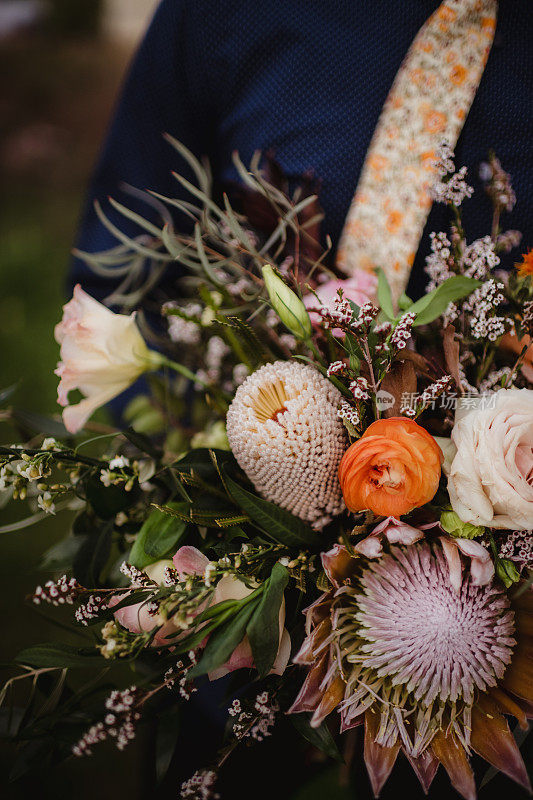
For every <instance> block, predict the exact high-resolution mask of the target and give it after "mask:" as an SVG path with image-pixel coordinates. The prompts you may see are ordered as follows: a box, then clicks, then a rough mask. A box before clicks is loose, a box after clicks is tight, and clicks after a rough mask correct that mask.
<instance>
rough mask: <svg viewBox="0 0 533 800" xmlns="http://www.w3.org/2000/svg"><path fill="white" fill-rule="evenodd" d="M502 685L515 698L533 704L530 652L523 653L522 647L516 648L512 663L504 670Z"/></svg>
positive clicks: (531, 656) (531, 657) (532, 669)
mask: <svg viewBox="0 0 533 800" xmlns="http://www.w3.org/2000/svg"><path fill="white" fill-rule="evenodd" d="M502 685H503V686H504V688H505V689H508V690H509V691H510V692H512V693H513V694H516V695H517V697H522V698H523V699H524V700H527V701H528V702H530V703H533V654H532V653H531V652H525V649H524V648H523V647H522V646H519V647H517V649H516V650H515V652H514V654H513V660H512V662H511V663H510V664H509V666H508V667H507V669H506V670H505V675H504V678H503V681H502Z"/></svg>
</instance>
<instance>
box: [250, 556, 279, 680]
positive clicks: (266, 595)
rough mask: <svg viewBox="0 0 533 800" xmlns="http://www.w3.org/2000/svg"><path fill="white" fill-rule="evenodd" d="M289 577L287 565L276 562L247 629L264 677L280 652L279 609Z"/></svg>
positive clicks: (255, 661)
mask: <svg viewBox="0 0 533 800" xmlns="http://www.w3.org/2000/svg"><path fill="white" fill-rule="evenodd" d="M288 580H289V572H288V570H287V568H286V567H284V566H283V565H282V564H280V563H279V562H278V563H277V564H274V568H273V570H272V573H271V575H270V578H269V579H268V581H267V582H266V586H265V588H264V590H263V593H262V595H261V599H260V601H259V604H258V606H257V609H256V611H255V613H254V615H253V617H252V618H251V620H250V622H249V623H248V627H247V629H246V633H247V634H248V638H249V640H250V645H251V647H252V654H253V657H254V664H255V666H256V669H257V671H258V672H259V677H260V678H263V677H265V675H268V673H269V672H270V670H271V669H272V665H273V664H274V661H275V660H276V656H277V654H278V648H279V610H280V608H281V604H282V602H283V593H284V591H285V587H286V585H287V582H288Z"/></svg>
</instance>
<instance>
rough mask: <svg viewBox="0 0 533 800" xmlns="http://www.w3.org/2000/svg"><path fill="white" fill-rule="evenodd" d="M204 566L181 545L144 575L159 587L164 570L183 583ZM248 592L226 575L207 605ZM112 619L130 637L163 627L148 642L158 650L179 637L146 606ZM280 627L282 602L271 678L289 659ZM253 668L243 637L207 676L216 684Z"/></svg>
mask: <svg viewBox="0 0 533 800" xmlns="http://www.w3.org/2000/svg"><path fill="white" fill-rule="evenodd" d="M208 564H209V559H208V558H207V556H205V555H204V554H203V553H201V552H200V550H197V548H196V547H190V546H189V545H185V546H183V547H180V549H179V550H178V552H177V553H176V555H175V556H174V558H173V559H172V561H158V562H156V563H155V564H151V565H150V566H149V567H147V568H146V570H145V572H146V573H147V574H148V577H150V578H152V580H154V581H156V582H157V583H162V582H163V575H164V570H165V567H167V566H170V567H171V566H174V569H175V570H176V571H177V573H178V575H179V578H180V580H185V579H186V578H187V576H188V575H204V573H205V570H206V567H207V565H208ZM252 591H253V589H249V588H248V587H247V586H246V585H245V584H244V583H243V582H242V581H240V580H238V578H235V577H233V576H232V575H228V576H226V577H225V578H222V579H221V580H220V581H219V582H218V584H217V585H216V587H215V590H214V592H213V595H212V597H211V598H210V601H209V605H217V603H222V602H223V601H224V600H242V599H243V598H244V597H247V596H248V595H249V594H251V592H252ZM119 600H120V598H117V599H116V600H115V601H114V603H112V604H116V603H118V602H119ZM204 608H205V606H203V607H200V608H199V609H198V611H197V613H198V614H199V613H201V611H203V610H204ZM115 618H116V620H117V622H119V623H120V624H121V625H122V626H123V627H124V628H127V629H128V630H129V631H132V632H133V633H140V632H141V631H151V630H153V628H155V627H156V626H158V625H163V627H162V628H161V630H159V631H158V632H157V634H156V635H155V637H154V639H153V641H152V646H153V647H162V646H164V645H165V644H169V640H168V639H167V638H166V637H168V636H171V635H172V634H176V633H178V632H180V633H181V634H183V631H182V630H181V629H179V628H178V627H177V626H176V625H175V624H174V623H173V621H172V618H171V619H169V620H167V621H166V622H165V621H164V620H163V619H162V618H161V617H160V616H159V615H157V614H156V615H152V614H150V613H149V611H148V605H147V604H146V603H136V604H135V605H132V606H126V607H124V608H120V609H119V610H118V611H116V612H115ZM284 626H285V601H283V603H282V605H281V608H280V612H279V634H280V640H279V648H278V653H277V656H276V660H275V661H274V665H273V667H272V670H271V673H272V674H274V675H282V674H283V672H284V671H285V668H286V666H287V664H288V662H289V658H290V653H291V639H290V636H289V633H288V631H287V630H286V629H285V627H284ZM208 638H209V637H207V636H206V638H205V640H204V641H203V642H202V645H201V646H203V647H205V645H206V643H207V640H208ZM253 666H254V659H253V655H252V648H251V646H250V642H249V640H248V637H247V636H245V637H244V639H243V640H242V642H240V643H239V644H238V645H237V647H236V648H235V650H234V651H233V653H232V654H231V656H230V657H229V659H228V661H226V663H225V664H222V665H221V666H220V667H218V669H216V670H213V671H212V672H210V673H209V679H210V680H217V678H221V677H222V676H223V675H227V674H228V672H233V671H234V670H237V669H245V668H247V669H251V668H253Z"/></svg>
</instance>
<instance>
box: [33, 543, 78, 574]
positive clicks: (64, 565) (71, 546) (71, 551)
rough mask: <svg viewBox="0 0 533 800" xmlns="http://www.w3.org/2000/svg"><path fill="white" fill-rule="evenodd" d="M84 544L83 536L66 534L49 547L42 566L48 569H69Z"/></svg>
mask: <svg viewBox="0 0 533 800" xmlns="http://www.w3.org/2000/svg"><path fill="white" fill-rule="evenodd" d="M82 544H83V539H82V538H81V537H79V536H72V535H71V536H66V537H65V538H64V539H61V540H60V541H59V542H57V543H56V544H54V545H52V547H49V548H48V550H47V551H46V552H45V554H44V556H43V558H42V561H41V568H42V569H46V570H48V569H52V570H60V569H64V570H68V569H69V568H70V566H71V565H72V562H73V560H74V558H75V557H76V554H77V553H78V550H79V549H80V547H81V545H82Z"/></svg>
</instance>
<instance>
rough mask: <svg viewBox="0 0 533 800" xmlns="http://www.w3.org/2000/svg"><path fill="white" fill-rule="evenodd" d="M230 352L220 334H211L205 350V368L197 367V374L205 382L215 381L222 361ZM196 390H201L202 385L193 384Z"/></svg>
mask: <svg viewBox="0 0 533 800" xmlns="http://www.w3.org/2000/svg"><path fill="white" fill-rule="evenodd" d="M229 352H230V348H229V347H228V345H227V344H226V342H225V341H224V339H222V338H221V337H220V336H212V337H211V338H210V339H209V341H208V343H207V347H206V350H205V365H206V369H205V370H204V369H199V370H198V371H197V373H196V374H197V375H198V377H199V378H201V380H202V381H204V382H205V383H210V384H213V383H217V382H218V381H219V380H220V374H221V370H222V362H223V361H224V358H225V357H226V356H227V355H228V353H229ZM195 389H196V390H197V391H203V390H204V386H203V385H202V384H200V383H196V384H195Z"/></svg>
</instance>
